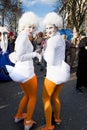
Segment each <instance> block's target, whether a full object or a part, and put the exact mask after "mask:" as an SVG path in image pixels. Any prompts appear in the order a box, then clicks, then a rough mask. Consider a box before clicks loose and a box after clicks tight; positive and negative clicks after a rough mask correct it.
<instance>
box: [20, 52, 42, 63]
mask: <svg viewBox="0 0 87 130" xmlns="http://www.w3.org/2000/svg"><path fill="white" fill-rule="evenodd" d="M34 57H37V58H38V59H39V61H41V56H40V54H38V53H37V52H32V53H28V54H24V55H22V56H21V58H20V60H21V61H27V60H29V59H31V58H34Z"/></svg>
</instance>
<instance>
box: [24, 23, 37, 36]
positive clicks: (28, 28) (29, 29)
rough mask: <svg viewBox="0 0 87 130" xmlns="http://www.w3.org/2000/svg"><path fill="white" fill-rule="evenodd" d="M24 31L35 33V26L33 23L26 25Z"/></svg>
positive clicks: (29, 33) (30, 33)
mask: <svg viewBox="0 0 87 130" xmlns="http://www.w3.org/2000/svg"><path fill="white" fill-rule="evenodd" d="M24 31H25V32H27V33H28V35H29V36H30V35H32V34H33V33H34V31H35V27H34V26H32V25H29V26H28V27H25V29H24Z"/></svg>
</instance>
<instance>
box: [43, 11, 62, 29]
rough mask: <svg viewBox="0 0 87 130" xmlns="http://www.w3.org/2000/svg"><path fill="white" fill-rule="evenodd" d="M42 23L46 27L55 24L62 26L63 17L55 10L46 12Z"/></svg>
mask: <svg viewBox="0 0 87 130" xmlns="http://www.w3.org/2000/svg"><path fill="white" fill-rule="evenodd" d="M43 25H44V26H45V27H46V26H47V25H55V26H56V27H58V28H62V27H63V19H62V17H61V16H60V15H58V14H57V13H55V12H51V13H48V14H47V15H46V16H45V18H44V20H43Z"/></svg>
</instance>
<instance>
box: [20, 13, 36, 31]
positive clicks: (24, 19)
mask: <svg viewBox="0 0 87 130" xmlns="http://www.w3.org/2000/svg"><path fill="white" fill-rule="evenodd" d="M32 25H33V26H34V27H35V29H37V28H38V17H37V16H36V15H35V14H34V13H33V12H26V13H24V14H23V15H22V16H21V18H20V19H19V24H18V32H21V31H22V30H24V28H25V27H26V26H32Z"/></svg>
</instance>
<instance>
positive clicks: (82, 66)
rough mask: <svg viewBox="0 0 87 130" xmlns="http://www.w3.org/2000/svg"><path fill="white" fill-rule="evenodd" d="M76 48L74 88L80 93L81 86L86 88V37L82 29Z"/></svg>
mask: <svg viewBox="0 0 87 130" xmlns="http://www.w3.org/2000/svg"><path fill="white" fill-rule="evenodd" d="M78 49H79V52H78V66H77V72H76V76H77V82H76V90H77V91H78V92H81V93H82V92H83V91H82V86H84V87H85V88H87V37H86V34H85V33H84V32H83V31H82V32H81V33H80V43H79V45H78Z"/></svg>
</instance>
